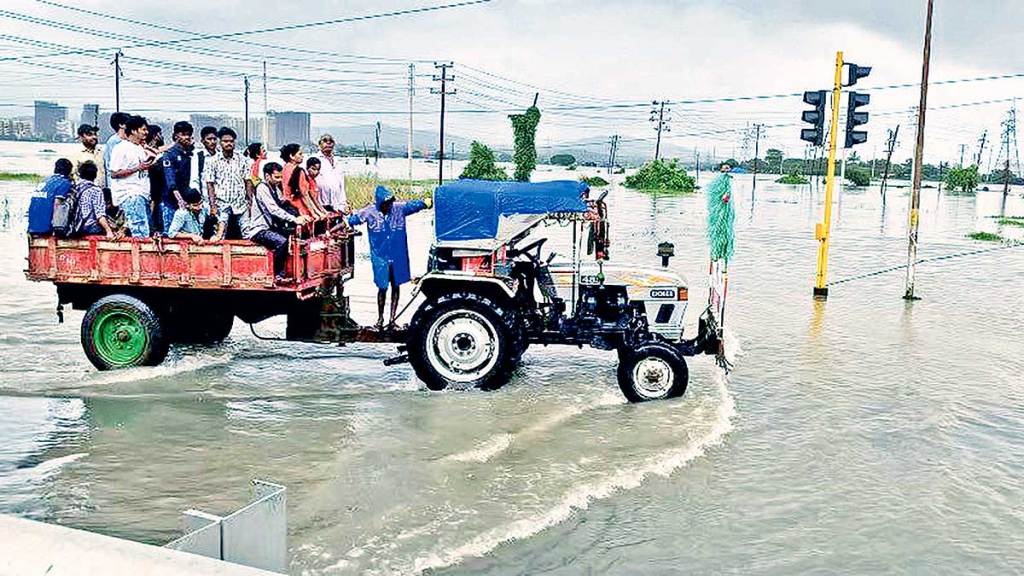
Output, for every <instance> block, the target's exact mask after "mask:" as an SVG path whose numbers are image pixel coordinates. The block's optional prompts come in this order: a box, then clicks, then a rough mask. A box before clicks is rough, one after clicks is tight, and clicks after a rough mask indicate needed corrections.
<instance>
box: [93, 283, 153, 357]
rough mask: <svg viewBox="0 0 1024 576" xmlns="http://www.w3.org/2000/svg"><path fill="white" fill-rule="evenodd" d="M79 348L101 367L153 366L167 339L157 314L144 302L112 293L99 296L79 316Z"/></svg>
mask: <svg viewBox="0 0 1024 576" xmlns="http://www.w3.org/2000/svg"><path fill="white" fill-rule="evenodd" d="M82 348H83V349H84V350H85V355H86V357H88V358H89V361H90V362H92V365H93V366H95V367H96V368H98V369H100V370H113V369H117V368H131V367H133V366H156V365H157V364H160V363H161V362H163V360H164V358H165V357H166V356H167V349H168V340H167V338H166V337H165V333H164V328H163V325H162V324H161V322H160V318H159V316H157V314H156V312H154V311H153V309H152V308H150V307H149V306H148V305H147V304H146V303H145V302H143V301H142V300H139V299H138V298H134V297H132V296H126V295H123V294H114V295H112V296H106V297H103V298H100V299H99V300H97V301H96V303H94V304H93V305H92V306H90V307H89V310H88V311H87V312H86V313H85V317H83V318H82Z"/></svg>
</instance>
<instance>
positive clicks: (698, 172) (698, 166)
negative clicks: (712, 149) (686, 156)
mask: <svg viewBox="0 0 1024 576" xmlns="http://www.w3.org/2000/svg"><path fill="white" fill-rule="evenodd" d="M693 171H694V173H695V174H696V175H697V178H700V150H697V166H696V167H695V168H694V170H693Z"/></svg>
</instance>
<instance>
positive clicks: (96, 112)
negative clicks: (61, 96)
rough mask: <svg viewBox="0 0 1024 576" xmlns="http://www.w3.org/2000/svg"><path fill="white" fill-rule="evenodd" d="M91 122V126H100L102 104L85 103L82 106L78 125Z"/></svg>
mask: <svg viewBox="0 0 1024 576" xmlns="http://www.w3.org/2000/svg"><path fill="white" fill-rule="evenodd" d="M82 124H89V125H91V126H99V124H100V105H99V104H85V105H84V106H82V115H81V116H79V117H78V125H79V126H81V125H82Z"/></svg>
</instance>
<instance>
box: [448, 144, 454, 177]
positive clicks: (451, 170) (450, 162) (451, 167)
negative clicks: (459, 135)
mask: <svg viewBox="0 0 1024 576" xmlns="http://www.w3.org/2000/svg"><path fill="white" fill-rule="evenodd" d="M448 150H449V152H451V154H449V155H448V173H449V174H455V142H452V143H451V146H450V148H449V149H448Z"/></svg>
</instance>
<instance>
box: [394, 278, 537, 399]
mask: <svg viewBox="0 0 1024 576" xmlns="http://www.w3.org/2000/svg"><path fill="white" fill-rule="evenodd" d="M516 326H517V323H516V317H515V313H514V312H513V311H512V310H510V309H508V308H507V307H504V306H502V305H501V304H500V303H498V302H496V301H494V300H492V299H490V298H488V297H486V296H482V295H479V294H476V293H473V292H455V293H451V294H445V295H443V296H441V297H440V298H438V299H437V300H434V301H432V302H428V303H426V304H424V305H423V306H421V307H420V309H419V310H417V311H416V315H415V316H413V319H412V324H411V325H410V329H409V331H410V338H409V345H408V353H409V363H410V364H412V367H413V370H414V371H415V372H416V376H417V377H419V379H420V380H422V381H423V382H424V383H425V384H426V385H427V388H429V389H431V390H444V389H445V388H448V387H458V388H480V389H482V390H495V389H497V388H500V387H502V386H504V385H505V384H506V383H507V382H508V380H509V379H510V378H511V372H512V370H513V369H514V368H515V364H516V360H517V358H518V356H519V355H521V354H522V350H523V349H524V346H523V344H522V339H523V334H522V332H521V331H518V330H516V329H515V328H516Z"/></svg>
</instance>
